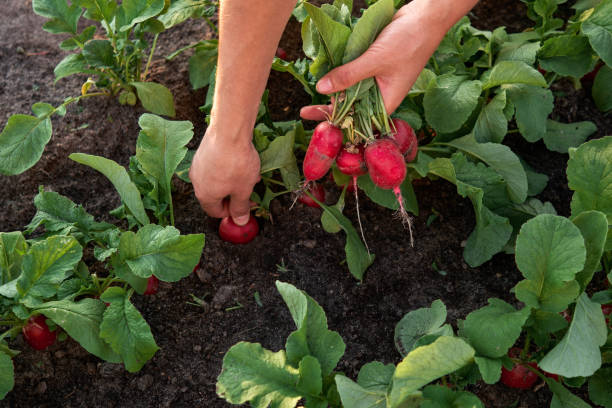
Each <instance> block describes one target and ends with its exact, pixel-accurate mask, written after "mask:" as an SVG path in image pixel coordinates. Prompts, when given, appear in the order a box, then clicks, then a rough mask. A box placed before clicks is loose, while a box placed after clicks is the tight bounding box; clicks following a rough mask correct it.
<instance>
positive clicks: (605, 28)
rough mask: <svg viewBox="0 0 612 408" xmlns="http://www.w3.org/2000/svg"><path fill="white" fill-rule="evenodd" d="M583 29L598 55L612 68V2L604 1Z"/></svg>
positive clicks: (586, 21) (587, 20) (596, 8)
mask: <svg viewBox="0 0 612 408" xmlns="http://www.w3.org/2000/svg"><path fill="white" fill-rule="evenodd" d="M581 28H582V33H583V34H585V35H586V36H587V37H588V38H589V42H590V43H591V46H592V47H593V49H594V50H595V52H596V53H597V55H599V56H600V57H601V59H602V60H603V61H604V62H605V63H606V65H608V66H612V0H602V1H601V3H599V5H598V6H597V7H595V10H594V11H593V13H592V14H591V15H590V16H589V18H587V19H586V20H585V21H584V22H583V23H582V26H581Z"/></svg>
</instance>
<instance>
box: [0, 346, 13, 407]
mask: <svg viewBox="0 0 612 408" xmlns="http://www.w3.org/2000/svg"><path fill="white" fill-rule="evenodd" d="M14 386H15V368H14V367H13V359H12V358H11V356H9V355H8V354H5V353H3V352H2V351H0V400H2V399H4V397H6V394H8V393H9V391H10V390H12V389H13V387H14Z"/></svg>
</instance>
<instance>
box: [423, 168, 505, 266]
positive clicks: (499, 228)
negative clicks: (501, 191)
mask: <svg viewBox="0 0 612 408" xmlns="http://www.w3.org/2000/svg"><path fill="white" fill-rule="evenodd" d="M457 160H458V159H457V158H456V159H455V161H457ZM474 168H476V166H474ZM429 172H430V173H432V174H434V175H436V176H439V177H442V178H443V179H445V180H447V181H449V182H451V183H453V184H455V185H456V186H457V192H458V193H459V194H460V195H461V196H462V197H467V198H469V199H470V201H472V205H473V206H474V213H475V215H476V227H475V228H474V231H472V233H471V234H470V236H469V237H468V240H467V242H466V246H465V249H464V251H463V257H464V259H465V260H466V262H467V263H468V265H470V266H472V267H476V266H479V265H482V264H483V263H484V262H486V261H488V260H489V259H491V258H492V257H493V255H495V254H497V253H498V252H500V251H501V250H502V249H503V248H504V246H505V245H506V243H507V242H508V240H509V239H510V236H511V234H512V226H511V225H510V222H509V221H508V219H507V218H504V217H500V216H499V215H496V214H494V213H493V212H492V211H491V210H490V209H489V208H487V207H486V206H484V204H483V196H484V191H483V190H482V188H479V187H476V186H473V185H470V184H468V183H465V182H463V181H462V180H460V179H459V178H458V177H457V173H456V168H455V164H454V163H453V161H451V160H450V159H446V158H438V159H435V160H432V161H431V162H429Z"/></svg>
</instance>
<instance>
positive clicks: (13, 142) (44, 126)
mask: <svg viewBox="0 0 612 408" xmlns="http://www.w3.org/2000/svg"><path fill="white" fill-rule="evenodd" d="M51 133H52V129H51V119H49V118H48V117H44V116H43V117H35V116H30V115H22V114H17V115H12V116H11V117H9V120H8V122H7V123H6V126H5V127H4V129H3V130H2V133H0V173H1V174H4V175H7V176H12V175H16V174H21V173H23V172H24V171H26V170H27V169H29V168H30V167H32V166H33V165H35V164H36V162H38V160H40V157H41V156H42V153H43V150H44V149H45V146H46V145H47V143H48V142H49V140H50V139H51Z"/></svg>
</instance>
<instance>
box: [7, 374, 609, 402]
mask: <svg viewBox="0 0 612 408" xmlns="http://www.w3.org/2000/svg"><path fill="white" fill-rule="evenodd" d="M611 389H612V367H604V368H601V369H599V370H597V372H596V373H595V374H594V375H593V376H592V377H591V378H589V398H590V399H591V401H593V402H594V403H595V404H597V405H601V406H603V407H606V408H609V407H612V394H611V393H610V390H611ZM0 397H2V394H0Z"/></svg>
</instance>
